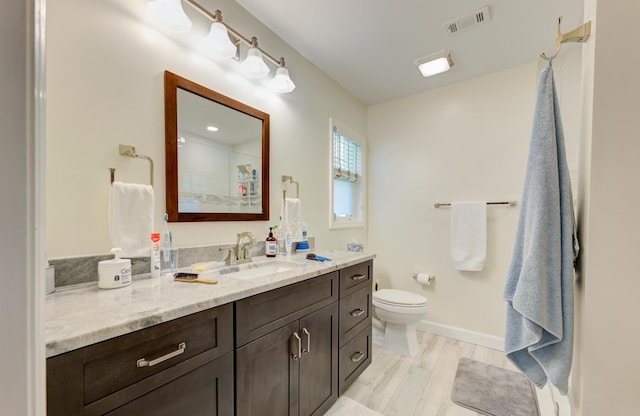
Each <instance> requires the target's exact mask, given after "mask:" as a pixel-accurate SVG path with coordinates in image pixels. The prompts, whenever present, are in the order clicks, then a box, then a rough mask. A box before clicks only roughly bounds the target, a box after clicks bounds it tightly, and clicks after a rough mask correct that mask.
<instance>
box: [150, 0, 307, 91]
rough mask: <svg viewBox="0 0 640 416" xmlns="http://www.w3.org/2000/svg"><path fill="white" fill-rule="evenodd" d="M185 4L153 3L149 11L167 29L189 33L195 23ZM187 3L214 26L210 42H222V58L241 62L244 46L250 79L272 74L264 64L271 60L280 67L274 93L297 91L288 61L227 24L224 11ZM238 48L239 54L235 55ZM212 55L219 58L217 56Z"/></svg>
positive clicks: (159, 0)
mask: <svg viewBox="0 0 640 416" xmlns="http://www.w3.org/2000/svg"><path fill="white" fill-rule="evenodd" d="M181 1H182V0H150V2H149V10H150V12H151V13H152V14H153V15H154V16H155V17H156V18H157V19H159V20H161V21H163V23H164V26H167V25H169V24H170V22H173V21H174V20H176V21H178V22H179V24H180V25H179V26H180V27H179V28H178V27H177V25H178V24H177V23H176V24H174V26H176V27H174V28H173V30H174V31H178V32H184V31H189V30H190V28H191V20H189V17H188V16H187V15H186V14H185V13H184V10H183V9H182V5H181ZM184 1H185V2H186V3H187V4H188V5H189V6H191V7H192V8H194V9H195V10H196V11H197V12H199V13H200V14H202V15H203V16H205V17H206V18H207V19H209V20H211V21H212V22H213V23H212V25H211V30H210V33H209V35H208V36H207V38H206V39H207V40H209V39H211V41H212V42H215V41H214V39H217V40H218V42H219V43H218V42H216V45H217V48H219V49H220V50H219V51H217V52H219V53H218V57H220V58H229V57H231V58H234V59H236V60H239V56H238V55H239V51H240V48H239V44H240V42H242V43H244V44H245V45H247V46H248V47H249V50H248V52H247V57H246V58H245V60H244V61H243V62H242V67H243V68H242V69H243V71H244V72H245V74H246V75H248V76H250V77H254V78H262V77H265V76H267V75H268V74H269V72H271V71H270V68H269V67H268V66H267V65H266V64H265V63H264V61H263V58H267V59H268V60H269V61H271V62H272V63H273V64H274V65H276V66H277V69H276V74H275V76H274V77H273V79H272V80H271V81H270V82H269V86H270V87H271V89H272V90H274V91H276V92H280V93H288V92H291V91H293V90H294V89H295V87H296V86H295V84H294V83H293V81H292V80H291V78H290V77H289V71H288V70H287V69H286V68H285V61H284V57H281V58H280V59H276V58H274V57H273V56H272V55H270V54H269V53H267V51H265V50H264V49H262V48H260V47H259V46H258V39H257V38H256V37H255V36H253V37H252V38H251V39H249V38H247V37H246V36H243V35H242V34H241V33H240V32H238V31H237V30H235V29H233V28H232V27H230V26H229V25H228V24H226V23H225V22H223V21H222V12H221V11H220V10H216V11H215V12H214V13H211V12H210V11H209V10H207V9H206V8H204V6H202V5H201V4H200V3H198V2H196V1H194V0H184ZM174 15H175V16H174ZM216 24H217V26H216ZM214 26H215V27H214ZM178 29H180V30H178ZM234 46H235V54H234V52H233V48H234ZM214 49H215V48H214ZM212 53H214V54H215V52H212Z"/></svg>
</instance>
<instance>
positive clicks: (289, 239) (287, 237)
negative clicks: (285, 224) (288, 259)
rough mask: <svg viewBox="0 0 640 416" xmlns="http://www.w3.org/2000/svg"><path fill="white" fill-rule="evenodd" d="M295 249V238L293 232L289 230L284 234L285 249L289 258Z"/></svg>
mask: <svg viewBox="0 0 640 416" xmlns="http://www.w3.org/2000/svg"><path fill="white" fill-rule="evenodd" d="M292 248H293V236H292V235H291V231H289V230H287V231H286V232H285V233H284V249H285V250H286V251H287V256H290V255H291V249H292Z"/></svg>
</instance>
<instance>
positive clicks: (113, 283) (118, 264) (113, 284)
mask: <svg viewBox="0 0 640 416" xmlns="http://www.w3.org/2000/svg"><path fill="white" fill-rule="evenodd" d="M111 252H112V253H113V254H114V256H115V258H114V259H112V260H103V261H101V262H99V263H98V287H99V288H100V289H116V288H118V287H124V286H129V285H130V284H131V260H129V259H121V258H120V249H119V248H112V249H111Z"/></svg>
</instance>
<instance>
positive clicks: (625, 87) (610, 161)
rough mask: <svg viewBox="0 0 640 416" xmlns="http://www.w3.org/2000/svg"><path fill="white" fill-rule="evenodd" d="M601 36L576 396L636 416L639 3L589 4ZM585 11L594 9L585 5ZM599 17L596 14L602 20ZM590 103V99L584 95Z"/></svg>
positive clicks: (592, 67) (591, 80)
mask: <svg viewBox="0 0 640 416" xmlns="http://www.w3.org/2000/svg"><path fill="white" fill-rule="evenodd" d="M585 12H586V13H585V15H586V17H587V20H588V19H591V20H593V23H594V34H593V39H592V40H590V41H589V44H588V45H587V46H588V47H587V48H586V49H585V62H588V65H586V68H587V69H586V75H587V77H586V79H587V80H588V84H586V85H585V87H584V88H585V92H587V93H588V94H591V95H592V97H593V107H592V112H591V111H589V110H590V108H589V106H587V107H586V108H585V110H586V111H585V114H586V115H587V117H585V125H584V132H585V134H584V140H583V144H582V146H583V148H584V151H583V160H582V169H581V178H580V179H581V182H584V188H585V189H586V190H587V192H586V193H585V195H584V198H581V201H580V204H581V205H580V220H581V226H580V233H581V240H582V254H581V257H580V277H581V280H580V284H579V286H578V300H579V304H578V306H579V307H580V309H579V316H580V322H579V333H580V337H579V338H578V339H577V340H576V355H577V358H578V361H577V365H576V366H575V367H574V375H573V384H574V387H573V388H572V392H571V394H572V396H573V397H572V399H573V400H572V402H573V405H574V410H575V411H574V415H576V416H600V415H635V414H637V413H638V409H639V408H640V396H639V395H638V391H639V390H638V386H639V384H638V378H637V374H639V373H640V360H638V346H639V345H640V331H638V322H637V318H638V310H639V308H638V306H637V305H638V301H637V298H638V293H640V279H638V272H637V271H636V270H635V262H634V260H635V259H636V258H637V256H638V235H640V221H638V212H640V188H639V187H638V178H640V164H639V163H638V155H639V154H640V142H639V141H638V114H640V102H639V101H638V98H637V97H638V92H639V91H640V79H639V78H638V76H637V69H638V68H639V67H640V52H639V50H638V47H637V45H638V42H640V34H638V32H637V25H636V24H635V18H634V17H635V16H637V15H638V13H640V4H638V3H636V2H629V1H625V0H610V1H596V0H589V1H586V2H585ZM587 12H588V13H587ZM596 15H597V21H596ZM586 98H587V102H590V101H591V100H590V99H589V98H590V97H589V96H587V97H586Z"/></svg>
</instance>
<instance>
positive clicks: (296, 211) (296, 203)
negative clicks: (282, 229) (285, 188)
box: [283, 198, 302, 241]
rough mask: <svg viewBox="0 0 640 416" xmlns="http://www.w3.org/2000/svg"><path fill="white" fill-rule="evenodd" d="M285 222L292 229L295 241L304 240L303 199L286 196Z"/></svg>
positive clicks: (288, 228)
mask: <svg viewBox="0 0 640 416" xmlns="http://www.w3.org/2000/svg"><path fill="white" fill-rule="evenodd" d="M283 219H284V223H285V226H286V227H287V230H288V231H291V239H292V240H293V241H302V201H300V200H299V199H298V198H285V200H284V217H283Z"/></svg>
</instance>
